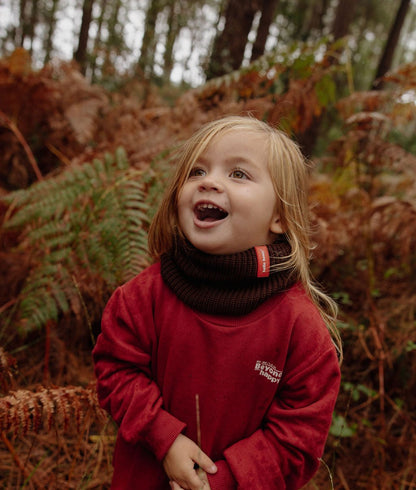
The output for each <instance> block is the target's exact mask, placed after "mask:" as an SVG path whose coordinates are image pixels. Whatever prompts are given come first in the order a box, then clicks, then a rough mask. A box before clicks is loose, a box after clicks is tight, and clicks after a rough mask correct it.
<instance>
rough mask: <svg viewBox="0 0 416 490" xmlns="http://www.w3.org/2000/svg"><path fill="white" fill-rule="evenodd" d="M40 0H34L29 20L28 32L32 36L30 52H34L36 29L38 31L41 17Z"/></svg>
mask: <svg viewBox="0 0 416 490" xmlns="http://www.w3.org/2000/svg"><path fill="white" fill-rule="evenodd" d="M38 7H39V0H33V1H32V12H31V14H30V21H29V26H28V34H29V38H30V50H29V52H30V54H31V55H32V54H33V43H34V41H35V31H36V25H37V23H38V19H39V8H38Z"/></svg>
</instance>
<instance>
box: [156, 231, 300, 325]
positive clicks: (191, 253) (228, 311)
mask: <svg viewBox="0 0 416 490" xmlns="http://www.w3.org/2000/svg"><path fill="white" fill-rule="evenodd" d="M267 251H268V253H269V256H270V275H268V277H257V270H258V259H257V253H256V249H255V247H253V248H250V249H248V250H245V251H243V252H238V253H233V254H229V255H211V254H207V253H204V252H201V251H200V250H198V249H197V248H195V247H194V246H193V245H192V244H191V243H190V242H188V241H184V240H178V241H177V243H176V244H175V246H174V247H173V248H172V250H170V251H169V252H168V253H165V254H163V255H162V257H161V273H162V278H163V280H164V282H165V283H166V284H167V285H168V286H169V287H170V288H171V290H172V291H173V292H174V293H175V294H176V296H177V297H178V298H179V299H181V300H182V301H183V302H184V303H185V304H187V305H188V306H190V307H191V308H194V309H195V310H198V311H201V312H204V313H210V314H216V315H245V314H247V313H249V312H251V311H253V310H254V309H255V308H257V307H258V306H259V305H260V304H261V303H263V302H264V301H266V300H267V299H269V298H270V297H271V296H273V295H274V294H276V293H279V292H281V291H284V290H286V289H288V288H289V287H290V286H292V285H293V284H294V283H295V282H296V274H293V271H292V270H289V269H286V270H282V271H273V267H274V266H276V265H279V264H281V263H282V262H284V261H285V259H287V256H288V255H289V254H290V245H289V243H288V242H287V241H286V239H285V238H284V235H282V236H281V238H279V239H278V241H276V242H275V243H273V244H271V245H267Z"/></svg>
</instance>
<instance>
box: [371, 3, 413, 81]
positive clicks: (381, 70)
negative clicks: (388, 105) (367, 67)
mask: <svg viewBox="0 0 416 490" xmlns="http://www.w3.org/2000/svg"><path fill="white" fill-rule="evenodd" d="M409 6H410V0H401V2H400V6H399V9H398V11H397V14H396V17H395V19H394V22H393V25H392V27H391V29H390V32H389V36H388V38H387V42H386V46H385V48H384V51H383V54H382V56H381V59H380V62H379V64H378V68H377V72H376V76H375V80H374V82H373V86H372V88H373V89H374V90H380V89H381V88H382V87H383V82H382V81H380V80H379V79H380V78H381V77H382V76H383V75H385V74H386V73H387V72H388V71H389V70H390V68H391V64H392V61H393V56H394V52H395V50H396V47H397V44H398V42H399V38H400V32H401V30H402V27H403V24H404V20H405V18H406V14H407V12H408V10H409Z"/></svg>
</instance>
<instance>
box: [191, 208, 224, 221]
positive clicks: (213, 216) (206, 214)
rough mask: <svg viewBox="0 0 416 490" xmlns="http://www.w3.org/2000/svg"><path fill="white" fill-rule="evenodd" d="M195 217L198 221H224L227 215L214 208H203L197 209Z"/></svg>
mask: <svg viewBox="0 0 416 490" xmlns="http://www.w3.org/2000/svg"><path fill="white" fill-rule="evenodd" d="M196 215H197V218H198V219H199V220H200V221H218V220H221V219H224V218H225V217H226V216H227V213H225V212H224V211H221V210H220V209H216V208H204V209H198V210H197V212H196Z"/></svg>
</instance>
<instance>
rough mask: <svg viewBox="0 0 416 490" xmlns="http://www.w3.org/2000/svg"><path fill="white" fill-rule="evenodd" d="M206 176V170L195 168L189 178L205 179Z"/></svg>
mask: <svg viewBox="0 0 416 490" xmlns="http://www.w3.org/2000/svg"><path fill="white" fill-rule="evenodd" d="M205 174H206V172H205V170H203V169H202V168H199V167H195V168H193V169H192V170H191V172H190V174H189V177H203V176H204V175H205Z"/></svg>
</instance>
